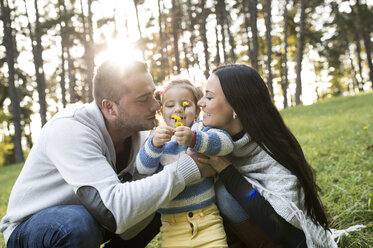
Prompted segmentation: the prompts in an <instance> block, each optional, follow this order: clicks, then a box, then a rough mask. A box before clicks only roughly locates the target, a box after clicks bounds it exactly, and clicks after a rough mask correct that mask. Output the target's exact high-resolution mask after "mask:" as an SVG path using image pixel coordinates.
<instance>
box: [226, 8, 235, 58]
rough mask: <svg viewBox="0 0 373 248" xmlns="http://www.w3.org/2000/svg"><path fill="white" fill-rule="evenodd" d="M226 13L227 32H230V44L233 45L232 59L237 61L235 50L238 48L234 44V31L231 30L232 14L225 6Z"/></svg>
mask: <svg viewBox="0 0 373 248" xmlns="http://www.w3.org/2000/svg"><path fill="white" fill-rule="evenodd" d="M224 13H225V15H224V16H225V24H226V25H227V32H228V41H229V45H230V47H231V61H232V62H233V63H234V62H236V60H237V58H236V53H235V52H234V50H235V49H236V45H235V44H234V37H233V35H232V32H231V30H230V28H229V27H230V26H231V23H232V22H231V18H230V17H231V16H230V14H229V12H227V11H226V9H225V7H224Z"/></svg>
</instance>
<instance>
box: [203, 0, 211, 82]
mask: <svg viewBox="0 0 373 248" xmlns="http://www.w3.org/2000/svg"><path fill="white" fill-rule="evenodd" d="M205 3H206V0H201V9H202V12H201V36H202V42H203V51H204V53H205V77H206V78H208V77H209V75H210V66H209V60H210V55H209V49H208V43H207V36H206V35H207V34H206V33H207V32H206V19H207V15H206V8H205Z"/></svg>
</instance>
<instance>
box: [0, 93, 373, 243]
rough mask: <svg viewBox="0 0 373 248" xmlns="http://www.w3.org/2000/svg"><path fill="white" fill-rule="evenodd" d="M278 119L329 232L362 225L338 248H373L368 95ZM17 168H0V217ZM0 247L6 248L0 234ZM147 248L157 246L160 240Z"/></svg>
mask: <svg viewBox="0 0 373 248" xmlns="http://www.w3.org/2000/svg"><path fill="white" fill-rule="evenodd" d="M281 114H282V116H283V117H284V119H285V122H286V123H287V125H288V127H289V128H290V129H291V131H292V132H293V133H294V135H295V136H296V137H297V139H298V141H299V142H300V144H301V145H302V147H303V150H304V153H305V155H306V157H307V159H308V161H309V163H310V164H311V166H312V167H313V168H314V170H315V172H316V179H317V183H318V185H319V187H320V188H321V190H322V191H321V193H320V195H321V199H322V201H323V203H324V205H325V207H326V208H327V212H328V217H329V220H330V223H331V228H332V229H346V228H348V227H350V226H353V225H357V224H363V225H365V226H366V228H364V229H362V230H360V231H357V232H351V233H350V234H349V235H348V236H343V237H342V238H341V239H340V241H339V243H338V244H339V247H366V248H368V247H373V179H372V172H373V94H372V93H369V94H362V95H358V96H348V97H337V98H333V99H329V100H325V101H321V102H318V103H316V104H313V105H310V106H299V107H294V108H290V109H286V110H283V111H281ZM21 168H22V164H18V165H12V166H5V167H2V168H0V218H2V217H3V216H4V215H5V212H6V208H7V202H8V197H9V194H10V191H11V188H12V186H13V184H14V182H15V180H16V178H17V175H18V174H19V172H20V170H21ZM20 204H22V203H20ZM0 247H5V245H4V240H3V236H2V234H0ZM148 247H160V245H159V236H158V238H157V239H154V240H153V242H152V243H151V244H149V245H148Z"/></svg>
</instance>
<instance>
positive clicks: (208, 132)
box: [191, 123, 233, 156]
mask: <svg viewBox="0 0 373 248" xmlns="http://www.w3.org/2000/svg"><path fill="white" fill-rule="evenodd" d="M198 124H199V123H196V125H198ZM199 125H200V124H199ZM192 130H193V132H194V135H195V143H194V146H193V147H191V149H192V151H194V152H200V153H204V154H207V155H215V156H225V155H227V154H229V153H231V152H232V151H233V140H232V138H231V136H230V135H229V134H228V133H227V132H225V131H223V130H220V129H215V128H211V127H204V128H202V130H198V128H195V126H194V125H193V127H192Z"/></svg>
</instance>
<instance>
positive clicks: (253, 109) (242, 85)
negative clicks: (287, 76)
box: [213, 64, 328, 229]
mask: <svg viewBox="0 0 373 248" xmlns="http://www.w3.org/2000/svg"><path fill="white" fill-rule="evenodd" d="M213 73H214V74H215V75H216V76H217V77H218V78H219V80H220V84H221V87H222V89H223V92H224V95H225V97H226V98H227V101H228V102H229V104H230V105H231V106H232V108H233V109H234V111H235V112H236V114H237V116H238V118H239V119H240V121H241V123H242V125H243V127H244V130H245V131H246V132H247V133H248V134H249V135H250V137H251V139H252V140H253V141H255V142H256V143H257V144H258V145H259V146H260V147H261V148H262V149H263V150H265V151H266V152H267V153H268V154H269V155H270V156H271V157H272V158H273V159H275V160H276V161H277V162H279V163H280V164H281V165H283V166H284V167H286V168H287V169H288V170H290V171H291V172H292V173H293V174H294V175H296V176H297V178H298V180H299V182H300V184H301V186H302V188H303V190H304V193H305V207H306V210H307V214H308V215H309V216H310V218H311V220H312V221H313V222H314V223H315V224H317V223H319V224H320V225H321V226H322V227H324V228H325V229H327V228H328V221H327V218H326V215H325V212H324V208H323V206H322V203H321V201H320V199H319V196H318V194H317V191H318V190H319V187H318V186H317V185H316V182H315V177H314V174H313V170H312V168H311V166H310V165H309V164H308V162H307V161H306V158H305V157H304V154H303V151H302V148H301V147H300V145H299V143H298V141H297V140H296V138H295V137H294V135H293V134H292V133H291V132H290V130H289V129H288V128H287V126H286V125H285V123H284V121H283V119H282V117H281V115H280V113H279V112H278V110H277V108H276V107H275V105H274V104H273V102H272V99H271V97H270V95H269V91H268V88H267V86H266V85H265V83H264V81H263V79H262V78H261V77H260V75H259V73H258V72H257V71H256V70H255V69H253V68H251V67H249V66H246V65H238V64H234V65H224V66H220V67H218V68H216V69H215V70H214V71H213Z"/></svg>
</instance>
